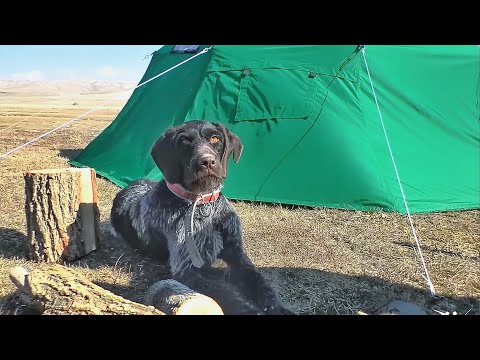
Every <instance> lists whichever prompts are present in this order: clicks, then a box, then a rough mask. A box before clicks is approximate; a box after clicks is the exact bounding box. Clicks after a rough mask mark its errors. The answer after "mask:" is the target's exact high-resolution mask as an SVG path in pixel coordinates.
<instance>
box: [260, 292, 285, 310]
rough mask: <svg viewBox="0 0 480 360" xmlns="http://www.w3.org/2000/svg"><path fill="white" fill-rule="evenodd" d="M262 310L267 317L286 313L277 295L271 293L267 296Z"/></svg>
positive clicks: (262, 303)
mask: <svg viewBox="0 0 480 360" xmlns="http://www.w3.org/2000/svg"><path fill="white" fill-rule="evenodd" d="M260 308H261V309H262V311H263V313H264V314H265V315H283V313H284V311H283V310H284V309H283V307H282V305H281V304H280V303H279V301H278V298H277V296H276V294H275V293H274V292H270V291H269V292H267V293H266V294H265V296H264V298H263V301H262V302H261V306H260Z"/></svg>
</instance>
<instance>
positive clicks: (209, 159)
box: [200, 155, 217, 169]
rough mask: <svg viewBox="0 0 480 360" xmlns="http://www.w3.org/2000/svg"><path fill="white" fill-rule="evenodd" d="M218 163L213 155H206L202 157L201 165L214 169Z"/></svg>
mask: <svg viewBox="0 0 480 360" xmlns="http://www.w3.org/2000/svg"><path fill="white" fill-rule="evenodd" d="M216 165H217V163H216V161H215V158H214V157H213V156H212V155H206V156H203V157H201V158H200V166H202V167H205V168H206V169H213V168H215V166H216Z"/></svg>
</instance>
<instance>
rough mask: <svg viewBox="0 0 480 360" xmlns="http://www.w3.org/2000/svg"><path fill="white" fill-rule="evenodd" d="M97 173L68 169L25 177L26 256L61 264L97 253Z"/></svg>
mask: <svg viewBox="0 0 480 360" xmlns="http://www.w3.org/2000/svg"><path fill="white" fill-rule="evenodd" d="M95 175H96V174H95V170H93V169H90V168H82V169H77V168H67V169H46V170H33V171H30V172H26V173H24V180H25V195H26V196H25V213H26V218H27V248H28V251H27V255H28V256H29V258H30V259H31V260H34V261H37V262H48V263H61V262H63V261H73V260H76V259H78V258H81V257H83V256H85V255H87V254H88V253H90V252H91V251H93V250H95V249H97V247H98V245H99V240H100V212H99V209H98V196H97V188H96V178H95Z"/></svg>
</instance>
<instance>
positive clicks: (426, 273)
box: [362, 46, 435, 296]
mask: <svg viewBox="0 0 480 360" xmlns="http://www.w3.org/2000/svg"><path fill="white" fill-rule="evenodd" d="M362 55H363V59H364V61H365V67H366V69H367V74H368V78H369V79H370V86H371V87H372V92H373V97H374V99H375V104H376V105H377V110H378V115H379V116H380V121H381V123H382V128H383V133H384V134H385V140H386V141H387V146H388V151H389V152H390V157H391V158H392V163H393V168H394V169H395V175H396V176H397V181H398V186H399V187H400V192H401V193H402V199H403V203H404V204H405V209H406V211H407V216H408V221H409V222H410V227H411V229H412V234H413V237H414V239H415V243H416V245H417V248H418V253H419V255H420V260H421V262H422V265H423V269H424V271H425V275H426V276H423V274H422V277H423V278H424V279H425V280H426V281H427V284H428V286H429V288H430V292H431V293H432V295H433V296H435V289H434V287H433V284H432V281H431V280H430V276H429V275H428V270H427V265H426V264H425V260H424V258H423V254H422V250H421V248H420V242H419V241H418V237H417V233H416V231H415V227H414V226H413V221H412V217H411V215H410V210H409V209H408V204H407V200H406V198H405V194H404V192H403V187H402V182H401V181H400V175H399V174H398V170H397V166H396V165H395V158H394V157H393V153H392V148H391V146H390V141H389V140H388V136H387V131H386V129H385V125H384V123H383V117H382V112H381V111H380V106H379V105H378V100H377V95H376V94H375V88H374V87H373V81H372V77H371V76H370V71H369V69H368V64H367V58H366V57H365V46H364V47H363V48H362Z"/></svg>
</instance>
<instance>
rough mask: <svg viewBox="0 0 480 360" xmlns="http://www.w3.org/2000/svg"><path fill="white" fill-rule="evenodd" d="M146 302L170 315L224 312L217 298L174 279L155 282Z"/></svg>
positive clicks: (146, 296)
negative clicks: (214, 298)
mask: <svg viewBox="0 0 480 360" xmlns="http://www.w3.org/2000/svg"><path fill="white" fill-rule="evenodd" d="M144 302H145V305H152V306H154V307H155V308H157V309H160V310H161V311H163V312H165V313H166V314H168V315H223V314H224V313H223V310H222V308H221V307H220V306H219V305H218V303H217V302H216V301H215V300H213V299H212V298H210V297H208V296H206V295H203V294H200V293H198V292H196V291H194V290H192V289H190V288H189V287H187V286H186V285H184V284H182V283H180V282H178V281H176V280H173V279H167V280H161V281H157V282H156V283H155V284H153V285H152V286H151V287H150V288H149V289H148V291H147V294H146V295H145V301H144Z"/></svg>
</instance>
